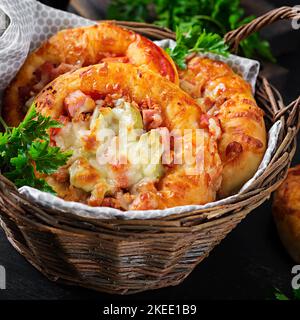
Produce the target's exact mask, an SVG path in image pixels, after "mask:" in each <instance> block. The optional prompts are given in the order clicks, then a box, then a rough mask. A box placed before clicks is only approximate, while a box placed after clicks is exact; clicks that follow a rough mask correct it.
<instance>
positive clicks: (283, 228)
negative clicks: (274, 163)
mask: <svg viewBox="0 0 300 320" xmlns="http://www.w3.org/2000/svg"><path fill="white" fill-rule="evenodd" d="M273 216H274V220H275V223H276V226H277V229H278V233H279V236H280V239H281V241H282V243H283V245H284V246H285V248H286V249H287V251H288V253H289V254H290V256H291V257H292V258H293V259H294V260H295V262H297V263H300V165H298V166H296V167H294V168H290V169H289V172H288V176H287V178H286V179H285V181H284V182H283V183H282V184H281V186H280V187H279V188H278V189H277V190H276V191H275V193H274V199H273Z"/></svg>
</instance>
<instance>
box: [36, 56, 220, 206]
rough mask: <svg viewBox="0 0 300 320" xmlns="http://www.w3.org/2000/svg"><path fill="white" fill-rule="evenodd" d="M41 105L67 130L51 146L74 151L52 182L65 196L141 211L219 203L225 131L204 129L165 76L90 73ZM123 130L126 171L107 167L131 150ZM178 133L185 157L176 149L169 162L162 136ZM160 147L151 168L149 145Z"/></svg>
mask: <svg viewBox="0 0 300 320" xmlns="http://www.w3.org/2000/svg"><path fill="white" fill-rule="evenodd" d="M35 104H36V108H37V111H38V112H40V113H42V114H44V115H47V116H51V117H53V118H55V119H58V120H59V121H61V122H62V123H63V124H64V127H63V128H62V129H54V130H53V131H52V132H51V141H52V142H53V143H54V144H56V145H58V146H59V147H60V148H61V149H63V150H66V149H72V150H73V156H72V158H71V160H70V161H69V163H68V165H67V166H66V167H65V168H61V170H59V171H58V172H57V173H56V174H54V175H53V176H51V177H49V178H48V180H47V181H48V183H49V184H50V185H52V186H53V187H54V189H55V190H56V191H57V193H58V195H59V196H61V197H63V198H65V199H68V200H76V201H77V200H78V199H79V201H82V202H86V203H88V204H90V205H94V206H112V207H116V208H121V209H134V210H137V209H141V210H147V209H163V208H168V207H174V206H181V205H191V204H204V203H207V202H211V201H214V200H215V198H216V192H217V190H218V189H219V187H220V182H221V172H222V165H221V161H220V157H219V154H218V151H217V143H216V139H217V138H218V137H217V133H216V131H218V130H216V127H217V124H216V123H214V119H212V121H211V125H209V126H207V124H206V123H204V125H203V117H205V119H207V118H206V115H204V114H203V112H202V111H201V109H200V108H199V106H198V105H197V103H196V102H195V101H194V100H193V99H192V98H191V97H190V96H188V94H186V93H185V92H183V91H182V90H181V89H180V88H179V87H178V86H177V85H175V84H173V83H172V82H170V81H169V80H167V79H166V78H163V77H161V76H160V75H159V74H157V73H155V72H152V71H150V70H148V69H146V68H143V67H136V66H134V65H132V64H124V63H118V62H114V63H112V62H107V63H102V64H98V65H94V66H89V67H86V68H82V69H78V70H76V71H73V72H70V73H66V74H64V75H61V76H59V77H58V78H56V79H55V80H54V81H53V82H51V83H50V84H48V85H47V86H46V87H45V88H44V89H43V90H42V91H41V93H40V94H38V96H37V97H36V99H35ZM122 121H123V122H122ZM121 123H122V124H123V125H125V131H124V132H125V133H124V136H125V135H127V136H128V141H129V144H128V145H127V151H128V152H127V154H126V153H125V154H126V155H124V154H123V153H122V152H121V151H118V152H119V153H118V155H120V154H121V157H123V156H124V157H125V164H124V163H123V162H122V163H121V161H120V159H121V158H118V159H117V160H116V159H115V160H114V163H106V164H102V163H100V160H101V159H102V158H101V157H102V156H104V155H108V156H112V157H114V156H115V154H112V153H113V152H114V151H112V150H113V149H114V148H113V147H112V146H113V143H115V145H118V146H120V145H122V146H123V142H121V138H122V135H120V134H118V131H117V129H119V128H120V126H121ZM212 123H214V125H212ZM100 129H103V130H106V131H108V132H109V134H108V136H104V135H103V133H100ZM134 129H138V130H142V129H144V130H146V132H145V133H142V134H141V133H135V132H136V131H134ZM174 129H176V134H175V136H176V137H177V136H182V140H177V141H179V142H180V146H181V149H180V148H178V150H179V152H178V150H175V145H176V143H175V142H174V141H173V145H172V143H171V144H170V149H171V151H170V153H169V156H166V159H165V160H164V162H163V161H162V158H163V156H164V155H165V152H166V151H167V150H166V147H165V144H164V143H163V142H162V140H163V136H162V135H159V138H157V137H158V135H157V134H158V133H161V132H162V131H164V132H166V130H167V132H168V133H172V130H174ZM197 139H199V140H197ZM155 144H156V146H157V147H158V148H157V149H154V150H156V151H155V152H154V153H153V152H152V150H151V154H152V155H154V157H155V158H156V160H157V159H158V162H149V161H147V160H146V161H144V157H145V156H146V154H147V150H149V148H148V147H149V145H151V147H152V146H153V145H155ZM177 147H178V145H177ZM175 151H176V152H175ZM180 157H181V159H182V162H180V161H178V159H179V158H180ZM99 159H100V160H99ZM122 159H123V160H124V158H122ZM140 160H142V162H141V161H140ZM135 161H137V163H136V164H134V162H135ZM78 190H81V194H80V192H79V195H78Z"/></svg>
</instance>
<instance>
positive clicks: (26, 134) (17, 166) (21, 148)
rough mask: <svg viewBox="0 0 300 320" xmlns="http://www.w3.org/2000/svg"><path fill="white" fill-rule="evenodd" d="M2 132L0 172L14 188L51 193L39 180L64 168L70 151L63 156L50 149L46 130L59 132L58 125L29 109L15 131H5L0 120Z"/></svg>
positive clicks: (59, 125) (58, 149) (5, 127)
mask: <svg viewBox="0 0 300 320" xmlns="http://www.w3.org/2000/svg"><path fill="white" fill-rule="evenodd" d="M0 122H1V123H2V125H3V127H4V129H5V132H4V133H2V132H0V170H1V173H2V174H3V175H4V176H5V177H7V178H8V179H9V180H11V181H12V182H14V183H15V185H16V186H17V187H22V186H25V185H26V186H31V187H34V188H37V189H40V190H42V191H46V192H51V193H54V191H53V189H52V188H51V187H50V186H49V185H48V184H47V182H46V181H45V180H44V179H42V178H38V177H37V176H36V174H35V171H36V172H38V173H40V174H41V175H49V174H52V173H54V172H55V171H56V170H57V169H58V168H59V167H60V166H62V165H64V164H65V163H66V162H67V160H68V159H69V157H70V156H71V154H72V152H71V151H66V152H62V151H61V150H60V148H58V147H53V146H50V138H49V134H48V129H50V128H60V127H61V126H62V124H61V123H59V122H57V121H56V120H53V119H51V118H50V117H44V116H42V115H41V114H39V113H37V112H36V109H35V106H34V105H32V106H31V107H30V109H29V111H28V113H27V115H26V117H25V119H24V120H23V121H22V122H21V123H20V125H19V126H18V127H13V128H10V127H8V126H7V125H6V124H5V122H4V121H3V119H2V118H0Z"/></svg>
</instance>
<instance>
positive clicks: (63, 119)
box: [49, 115, 70, 146]
mask: <svg viewBox="0 0 300 320" xmlns="http://www.w3.org/2000/svg"><path fill="white" fill-rule="evenodd" d="M69 121H70V119H69V118H68V117H65V116H62V115H61V116H60V117H59V118H58V122H60V123H62V124H63V125H66V124H67V123H68V122H69ZM60 131H61V128H50V132H49V136H50V142H51V145H53V146H56V141H55V136H56V135H57V134H58V133H59V132H60Z"/></svg>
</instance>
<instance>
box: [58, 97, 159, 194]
mask: <svg viewBox="0 0 300 320" xmlns="http://www.w3.org/2000/svg"><path fill="white" fill-rule="evenodd" d="M102 104H103V103H102V101H99V100H97V101H96V107H95V109H94V111H93V114H92V115H91V117H89V118H88V119H87V120H85V121H82V120H79V121H78V120H77V121H76V120H75V119H73V120H72V122H68V123H67V124H66V125H65V126H64V127H63V128H62V129H61V130H60V132H59V133H58V134H57V135H56V136H55V137H54V139H55V142H56V144H57V146H59V147H60V148H61V149H62V150H68V149H71V150H73V156H72V158H71V159H70V167H69V174H70V184H71V185H72V186H74V187H76V188H79V189H82V190H84V191H86V192H91V195H92V197H94V198H96V199H98V200H101V199H103V198H104V196H105V195H109V194H114V193H115V192H116V191H118V190H120V189H121V188H125V189H127V190H129V191H131V192H134V190H135V189H136V186H137V185H139V184H141V183H144V182H145V181H146V182H153V181H155V180H157V179H158V178H159V177H161V176H162V174H163V166H162V164H161V156H162V153H163V146H162V143H161V139H160V134H159V133H158V131H157V130H155V129H154V130H150V131H148V132H146V133H145V132H144V130H143V120H142V117H141V114H140V111H139V110H138V109H137V108H136V107H135V106H134V105H133V104H130V103H128V102H126V101H124V100H123V99H118V100H115V101H114V105H115V107H114V108H110V107H102Z"/></svg>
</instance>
